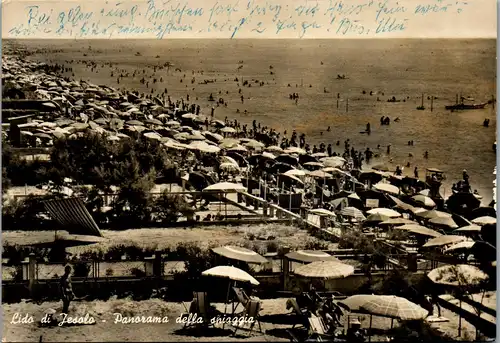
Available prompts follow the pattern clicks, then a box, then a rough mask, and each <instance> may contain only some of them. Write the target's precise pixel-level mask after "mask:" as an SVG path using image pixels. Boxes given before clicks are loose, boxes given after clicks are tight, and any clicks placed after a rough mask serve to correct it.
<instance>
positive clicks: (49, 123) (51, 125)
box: [37, 121, 57, 128]
mask: <svg viewBox="0 0 500 343" xmlns="http://www.w3.org/2000/svg"><path fill="white" fill-rule="evenodd" d="M37 126H38V127H50V128H54V127H56V126H57V124H56V123H54V122H50V121H46V122H43V123H40V124H38V125H37Z"/></svg>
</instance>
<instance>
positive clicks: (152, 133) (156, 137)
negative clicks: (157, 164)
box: [144, 132, 162, 141]
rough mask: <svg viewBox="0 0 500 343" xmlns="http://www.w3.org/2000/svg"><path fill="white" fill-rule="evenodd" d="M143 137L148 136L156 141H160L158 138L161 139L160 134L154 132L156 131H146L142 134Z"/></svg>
mask: <svg viewBox="0 0 500 343" xmlns="http://www.w3.org/2000/svg"><path fill="white" fill-rule="evenodd" d="M144 137H146V138H149V139H155V140H157V141H160V140H161V139H162V136H161V135H159V134H158V133H156V132H146V133H145V134H144Z"/></svg>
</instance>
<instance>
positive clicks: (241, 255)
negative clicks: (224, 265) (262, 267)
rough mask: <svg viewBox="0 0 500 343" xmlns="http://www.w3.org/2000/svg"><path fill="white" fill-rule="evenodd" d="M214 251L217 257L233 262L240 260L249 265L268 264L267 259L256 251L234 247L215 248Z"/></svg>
mask: <svg viewBox="0 0 500 343" xmlns="http://www.w3.org/2000/svg"><path fill="white" fill-rule="evenodd" d="M212 251H213V252H214V253H216V254H217V255H221V256H224V257H227V258H229V259H232V260H238V261H243V262H247V263H258V264H264V263H267V262H268V261H267V259H266V258H265V257H263V256H261V255H259V254H257V253H256V252H255V251H252V250H250V249H246V248H243V247H237V246H233V245H227V246H224V247H218V248H213V249H212Z"/></svg>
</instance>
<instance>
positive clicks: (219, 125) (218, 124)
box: [211, 119, 226, 127]
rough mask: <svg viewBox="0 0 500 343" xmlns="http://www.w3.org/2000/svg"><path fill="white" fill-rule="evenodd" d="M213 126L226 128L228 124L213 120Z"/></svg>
mask: <svg viewBox="0 0 500 343" xmlns="http://www.w3.org/2000/svg"><path fill="white" fill-rule="evenodd" d="M211 124H212V126H215V127H224V126H226V123H224V122H223V121H222V120H219V119H215V120H212V123H211Z"/></svg>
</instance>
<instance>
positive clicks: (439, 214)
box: [416, 210, 451, 219]
mask: <svg viewBox="0 0 500 343" xmlns="http://www.w3.org/2000/svg"><path fill="white" fill-rule="evenodd" d="M416 215H417V216H419V217H422V218H426V219H432V218H436V217H443V218H446V217H451V214H449V213H446V212H442V211H438V210H430V211H422V212H419V213H416Z"/></svg>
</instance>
